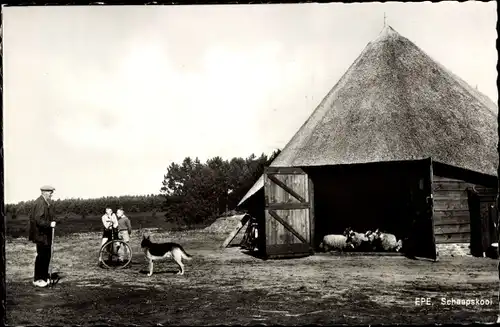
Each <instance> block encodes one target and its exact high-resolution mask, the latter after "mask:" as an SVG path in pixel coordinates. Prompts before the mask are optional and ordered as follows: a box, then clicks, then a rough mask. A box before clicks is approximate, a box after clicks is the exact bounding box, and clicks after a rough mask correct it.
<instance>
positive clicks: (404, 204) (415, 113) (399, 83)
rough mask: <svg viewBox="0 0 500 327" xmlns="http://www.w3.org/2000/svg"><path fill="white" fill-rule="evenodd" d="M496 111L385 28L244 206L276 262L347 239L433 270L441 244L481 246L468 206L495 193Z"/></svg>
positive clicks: (301, 128)
mask: <svg viewBox="0 0 500 327" xmlns="http://www.w3.org/2000/svg"><path fill="white" fill-rule="evenodd" d="M497 110H498V109H497V106H496V104H495V103H493V102H492V101H491V100H490V99H489V98H487V97H486V96H485V95H483V94H481V93H480V92H478V91H477V90H476V89H474V88H472V87H471V86H469V85H468V84H467V83H466V82H465V81H463V80H462V79H460V78H459V77H458V76H456V75H454V74H453V73H452V72H450V71H449V70H448V69H446V68H445V67H443V66H442V65H440V64H439V63H437V62H436V61H434V60H433V59H432V58H430V57H429V56H428V55H427V54H426V53H425V52H424V51H422V50H421V49H419V48H418V47H417V46H416V45H415V44H413V43H412V42H411V41H410V40H408V39H407V38H405V37H403V36H401V35H400V34H399V33H397V32H396V31H395V30H394V29H393V28H391V27H390V26H387V27H384V29H383V30H382V32H381V33H380V34H379V36H378V37H377V38H376V39H375V40H373V41H372V42H370V43H368V45H367V46H366V47H365V49H364V50H363V51H362V53H361V54H360V55H359V57H358V58H357V59H356V60H355V61H354V63H353V64H352V65H351V67H349V69H348V70H347V72H346V73H345V74H344V75H343V76H342V77H341V79H340V80H339V81H338V83H337V84H336V85H335V86H334V87H333V88H332V89H331V91H330V92H329V93H328V94H327V95H326V96H325V98H324V99H323V100H322V101H321V103H320V104H319V105H318V107H317V108H316V109H315V110H314V112H313V113H312V114H311V116H310V117H309V119H307V121H306V122H305V123H304V124H303V125H302V126H301V127H300V129H299V130H298V132H297V133H296V134H295V135H294V136H293V137H292V139H291V140H290V141H289V142H288V144H287V145H286V146H285V147H284V148H283V150H282V152H281V153H280V155H279V156H278V157H277V158H276V159H275V160H274V161H273V162H272V163H271V165H270V167H267V168H266V170H265V173H264V175H263V176H262V177H261V178H260V179H259V180H258V181H257V182H256V183H255V185H253V187H252V188H251V189H250V190H249V191H248V193H247V194H246V195H245V196H244V197H243V198H242V200H241V201H240V203H239V205H238V206H239V207H240V208H245V209H247V210H248V211H249V212H250V214H252V215H253V216H255V217H256V218H258V220H259V228H260V232H259V234H260V235H263V236H265V237H262V238H261V244H260V248H261V250H262V251H263V254H264V255H265V256H267V257H268V258H275V257H293V256H302V255H308V254H311V253H314V251H315V249H317V246H318V244H319V243H320V241H321V239H322V237H323V236H324V235H326V234H339V233H342V232H343V230H344V229H345V228H347V227H352V228H353V229H354V230H357V231H360V232H362V231H366V230H369V229H372V230H373V229H376V228H379V229H381V230H384V231H386V232H390V233H393V234H395V235H396V236H397V238H398V239H403V240H404V241H405V242H404V247H406V249H409V248H411V249H412V250H413V252H414V253H415V254H416V255H417V256H418V257H425V258H431V259H435V258H436V244H439V243H447V242H448V243H453V242H455V243H460V242H471V244H472V245H474V244H476V245H477V244H479V243H481V240H479V241H477V238H478V237H479V239H480V238H481V236H480V234H481V230H479V231H478V229H477V228H479V229H480V227H477V226H479V225H481V224H484V222H477V221H472V220H471V217H476V216H477V215H475V214H471V209H470V206H469V204H470V201H471V199H470V194H471V192H474V194H476V195H477V194H480V193H481V192H485V191H486V192H488V191H490V193H491V192H494V191H495V190H494V188H495V187H496V185H497V184H496V182H497V178H496V175H497V173H496V169H497V165H498V154H497V142H498V134H497ZM475 207H477V206H475ZM474 226H476V227H474ZM475 228H476V229H475ZM475 230H476V232H475ZM478 235H479V236H478ZM474 239H476V241H474ZM486 243H487V242H486ZM486 243H485V244H486ZM477 246H479V245H477Z"/></svg>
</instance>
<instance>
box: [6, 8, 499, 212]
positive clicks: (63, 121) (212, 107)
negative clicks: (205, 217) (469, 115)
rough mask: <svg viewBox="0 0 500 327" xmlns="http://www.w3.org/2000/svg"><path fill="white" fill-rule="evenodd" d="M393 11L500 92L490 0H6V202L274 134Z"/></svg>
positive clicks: (93, 193)
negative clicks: (90, 1)
mask: <svg viewBox="0 0 500 327" xmlns="http://www.w3.org/2000/svg"><path fill="white" fill-rule="evenodd" d="M384 13H385V15H386V17H387V18H386V21H387V24H388V25H390V26H391V27H393V28H394V29H395V30H396V31H397V32H399V33H400V34H401V35H403V36H405V37H407V38H408V39H410V40H411V41H412V42H414V43H415V44H416V45H417V46H418V47H420V48H421V49H422V50H423V51H424V52H426V53H427V54H429V55H430V56H431V57H432V58H434V59H435V60H436V61H438V62H440V63H441V64H443V65H444V66H445V67H447V68H448V69H450V70H451V71H453V72H454V73H455V74H456V75H458V76H460V77H461V78H462V79H464V80H465V81H467V82H468V83H469V84H470V85H471V86H473V87H476V86H477V87H478V89H479V91H481V92H483V93H484V94H486V95H487V96H489V97H490V98H491V99H492V100H493V101H495V102H497V101H498V91H497V86H496V79H497V71H496V63H497V50H496V49H495V42H496V38H497V32H496V20H497V14H496V2H495V1H492V2H488V3H484V2H476V1H474V2H466V3H458V2H439V3H430V2H425V3H361V4H359V3H358V4H343V3H330V4H272V5H212V6H211V5H203V6H202V5H196V6H195V5H189V6H102V7H101V6H60V7H28V6H25V7H4V8H3V23H2V24H3V74H4V75H3V76H4V89H3V90H4V106H3V108H4V112H3V120H2V121H3V128H4V167H5V175H4V176H5V190H4V191H5V192H4V194H5V202H6V203H15V202H18V201H26V200H30V199H34V198H36V197H37V196H38V195H39V194H40V186H41V185H44V184H50V185H53V186H54V187H55V188H56V192H55V194H54V198H55V199H58V198H59V199H65V198H77V197H78V198H93V197H101V196H120V195H141V194H151V193H159V191H160V188H161V186H162V181H163V176H164V174H166V172H167V167H168V166H169V165H170V164H171V163H172V162H177V163H180V162H181V161H182V160H183V159H184V158H185V157H187V156H190V157H192V158H194V157H198V158H200V160H202V161H205V160H206V159H208V158H211V157H214V156H221V157H222V158H224V159H230V158H233V157H248V156H249V155H250V154H252V153H255V154H256V155H260V154H261V153H266V154H271V153H272V151H273V150H275V149H277V148H280V149H281V148H283V147H284V146H285V145H286V143H287V142H288V140H289V139H290V138H291V137H292V136H293V135H294V133H295V132H296V131H297V130H298V129H299V127H300V126H301V125H302V124H303V123H304V121H305V120H306V119H307V118H308V117H309V115H310V114H311V113H312V111H313V110H314V109H315V108H316V106H317V105H318V104H319V103H320V101H321V100H322V99H323V97H324V96H325V95H326V94H327V92H328V91H329V90H330V89H331V88H332V87H333V86H334V85H335V83H336V82H337V81H338V80H339V78H340V77H341V76H342V75H343V74H344V73H345V72H346V70H347V69H348V68H349V66H350V65H351V64H352V63H353V62H354V60H355V59H356V58H357V57H358V55H359V54H360V53H361V51H362V50H363V49H364V47H365V46H366V45H367V44H368V42H370V41H371V40H373V39H375V38H376V37H377V35H378V34H379V32H380V31H381V30H382V28H383V24H384Z"/></svg>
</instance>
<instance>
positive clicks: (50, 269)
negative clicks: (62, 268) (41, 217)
mask: <svg viewBox="0 0 500 327" xmlns="http://www.w3.org/2000/svg"><path fill="white" fill-rule="evenodd" d="M54 231H55V227H52V239H51V241H50V260H49V285H50V287H52V286H53V285H54V283H53V280H52V256H53V254H54Z"/></svg>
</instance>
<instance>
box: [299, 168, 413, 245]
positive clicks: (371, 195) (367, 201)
mask: <svg viewBox="0 0 500 327" xmlns="http://www.w3.org/2000/svg"><path fill="white" fill-rule="evenodd" d="M304 170H306V171H307V173H308V174H309V176H310V177H311V179H312V180H313V184H314V218H315V226H316V228H315V230H316V232H315V237H314V246H315V247H316V248H317V246H318V245H319V243H320V242H321V240H322V238H323V236H324V235H327V234H342V233H343V232H344V230H345V229H346V228H347V227H351V228H353V229H354V230H355V231H357V232H360V233H364V232H366V231H367V230H372V231H374V230H375V229H377V228H378V229H380V230H381V231H384V232H387V233H392V234H394V235H395V236H396V237H397V238H398V239H403V238H405V237H406V236H409V233H410V230H411V227H412V221H413V218H414V211H415V209H416V208H415V205H416V202H415V201H413V196H414V195H415V193H414V192H415V191H417V189H418V187H419V186H420V185H419V180H418V173H417V171H416V170H415V169H413V166H412V165H411V164H410V163H374V164H358V165H342V166H329V167H315V168H313V167H308V168H307V169H306V168H304ZM416 188H417V189H416Z"/></svg>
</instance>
